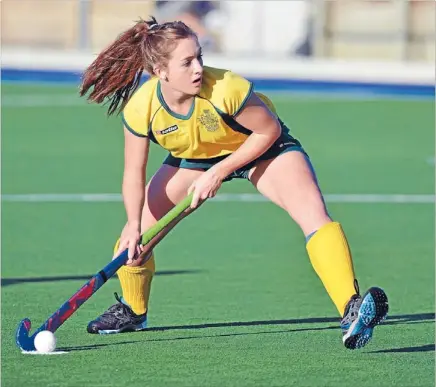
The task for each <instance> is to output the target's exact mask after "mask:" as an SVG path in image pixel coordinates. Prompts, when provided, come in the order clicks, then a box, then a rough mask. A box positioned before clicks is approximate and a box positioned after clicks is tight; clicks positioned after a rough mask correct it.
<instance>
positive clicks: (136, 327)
mask: <svg viewBox="0 0 436 387" xmlns="http://www.w3.org/2000/svg"><path fill="white" fill-rule="evenodd" d="M146 328H147V320H145V321H144V322H143V323H141V324H137V325H133V324H131V325H126V326H124V327H122V328H120V329H100V330H98V331H96V332H90V331H89V330H88V333H94V334H96V333H97V334H99V335H114V334H117V333H128V332H139V331H143V330H144V329H146Z"/></svg>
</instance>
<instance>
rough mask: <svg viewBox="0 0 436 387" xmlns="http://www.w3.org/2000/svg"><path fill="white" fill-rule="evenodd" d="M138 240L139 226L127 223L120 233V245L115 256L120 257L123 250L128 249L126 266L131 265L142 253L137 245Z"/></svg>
mask: <svg viewBox="0 0 436 387" xmlns="http://www.w3.org/2000/svg"><path fill="white" fill-rule="evenodd" d="M140 238H141V232H140V226H139V225H132V224H129V223H127V224H126V225H125V226H124V228H123V231H122V232H121V236H120V244H119V246H118V251H117V252H116V254H115V256H118V255H120V254H121V252H122V251H124V250H125V249H129V251H128V254H127V256H128V260H127V262H126V265H129V264H132V263H133V260H134V259H135V258H136V257H137V256H138V255H139V254H140V253H141V252H142V246H140V245H139V241H140Z"/></svg>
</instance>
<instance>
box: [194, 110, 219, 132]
mask: <svg viewBox="0 0 436 387" xmlns="http://www.w3.org/2000/svg"><path fill="white" fill-rule="evenodd" d="M198 121H199V122H200V124H201V125H203V126H204V127H205V128H206V130H207V131H209V132H215V131H217V130H218V129H219V127H220V124H219V120H218V118H217V117H216V116H215V115H214V114H213V113H212V112H211V111H210V110H209V109H206V110H204V111H203V114H202V115H201V116H200V117H198Z"/></svg>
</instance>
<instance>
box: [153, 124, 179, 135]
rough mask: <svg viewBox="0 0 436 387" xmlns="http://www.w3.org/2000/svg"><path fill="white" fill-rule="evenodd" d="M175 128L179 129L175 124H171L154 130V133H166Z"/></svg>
mask: <svg viewBox="0 0 436 387" xmlns="http://www.w3.org/2000/svg"><path fill="white" fill-rule="evenodd" d="M177 129H179V127H178V126H177V125H172V126H170V127H168V128H166V129H162V130H156V131H155V133H156V134H168V133H171V132H174V131H176V130H177Z"/></svg>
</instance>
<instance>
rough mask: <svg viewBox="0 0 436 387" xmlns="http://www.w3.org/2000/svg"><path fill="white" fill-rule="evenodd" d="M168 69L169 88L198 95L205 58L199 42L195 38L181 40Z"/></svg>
mask: <svg viewBox="0 0 436 387" xmlns="http://www.w3.org/2000/svg"><path fill="white" fill-rule="evenodd" d="M167 69H168V74H167V78H168V85H169V86H171V87H172V88H173V89H175V90H177V91H180V92H182V93H184V94H188V95H196V94H198V93H199V92H200V89H201V82H202V76H203V58H202V54H201V47H200V45H199V44H198V40H197V39H196V38H194V37H192V38H187V39H182V40H180V41H179V42H178V44H177V46H176V48H175V49H174V51H173V52H172V55H171V59H170V60H169V62H168V66H167Z"/></svg>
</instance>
